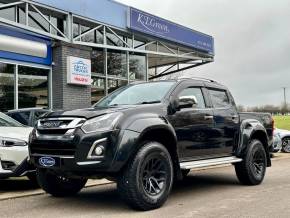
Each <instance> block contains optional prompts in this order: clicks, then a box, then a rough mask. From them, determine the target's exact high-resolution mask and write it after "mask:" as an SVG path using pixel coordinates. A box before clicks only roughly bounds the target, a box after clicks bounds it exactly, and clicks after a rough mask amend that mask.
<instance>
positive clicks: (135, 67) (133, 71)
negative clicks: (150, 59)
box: [129, 54, 146, 80]
mask: <svg viewBox="0 0 290 218" xmlns="http://www.w3.org/2000/svg"><path fill="white" fill-rule="evenodd" d="M129 57H130V62H129V66H130V67H129V68H130V70H129V75H130V80H135V79H136V80H145V78H146V56H145V55H138V54H130V56H129Z"/></svg>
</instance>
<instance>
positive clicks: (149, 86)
mask: <svg viewBox="0 0 290 218" xmlns="http://www.w3.org/2000/svg"><path fill="white" fill-rule="evenodd" d="M72 100H73V99H72ZM272 135H273V121H272V117H271V116H270V115H269V114H262V115H261V114H255V113H250V114H247V113H243V114H242V117H241V116H240V115H239V113H238V112H237V109H236V105H235V102H234V99H233V97H232V95H231V93H230V92H229V91H228V89H227V88H226V87H225V86H223V85H221V84H219V83H217V82H215V81H212V80H207V79H179V80H167V81H154V82H144V83H137V84H130V85H128V86H125V87H122V88H119V89H117V90H116V91H114V92H112V93H111V94H109V95H108V96H106V97H104V98H103V99H101V100H100V101H99V102H98V103H96V104H95V105H94V106H93V107H91V108H87V109H79V110H72V111H56V112H51V113H49V114H48V115H46V117H44V118H42V119H40V120H39V121H38V123H37V126H36V127H35V128H34V130H33V131H32V133H31V135H30V139H29V152H30V161H31V163H33V164H34V165H35V166H36V167H37V176H38V182H39V184H40V186H41V187H42V188H43V189H44V190H45V191H46V192H47V193H49V194H51V195H53V196H67V195H72V194H76V193H77V192H79V191H80V190H81V189H82V188H83V187H84V185H85V184H86V181H87V179H89V178H95V179H98V178H108V179H111V180H114V181H116V182H117V188H118V191H119V192H120V195H121V197H123V198H124V199H125V200H126V202H128V204H129V205H130V206H132V207H133V208H136V209H141V210H150V209H154V208H158V207H160V206H162V205H163V204H164V203H165V201H166V199H167V197H168V195H169V193H170V191H171V188H172V184H173V182H174V181H176V180H180V179H182V178H183V177H185V176H186V175H187V174H188V172H189V171H190V169H193V168H200V167H207V166H213V165H220V164H229V163H230V164H233V166H234V167H235V170H236V174H237V177H238V179H239V181H240V182H241V183H242V184H245V185H258V184H260V183H261V182H262V181H263V179H264V176H265V172H266V168H267V167H269V166H271V160H270V154H269V146H271V143H272Z"/></svg>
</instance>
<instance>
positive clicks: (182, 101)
mask: <svg viewBox="0 0 290 218" xmlns="http://www.w3.org/2000/svg"><path fill="white" fill-rule="evenodd" d="M196 104H197V99H196V97H195V96H193V95H187V96H180V97H179V98H178V109H182V108H191V107H193V106H194V105H196Z"/></svg>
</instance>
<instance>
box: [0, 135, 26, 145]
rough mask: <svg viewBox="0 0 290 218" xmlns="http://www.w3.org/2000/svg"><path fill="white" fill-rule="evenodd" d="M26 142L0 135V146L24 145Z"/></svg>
mask: <svg viewBox="0 0 290 218" xmlns="http://www.w3.org/2000/svg"><path fill="white" fill-rule="evenodd" d="M26 145H27V142H25V141H23V140H19V139H12V138H5V137H0V147H13V146H26Z"/></svg>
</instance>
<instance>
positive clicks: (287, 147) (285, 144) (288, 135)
mask: <svg viewBox="0 0 290 218" xmlns="http://www.w3.org/2000/svg"><path fill="white" fill-rule="evenodd" d="M274 134H278V135H279V137H280V138H281V140H282V149H281V151H282V152H285V153H290V131H288V130H284V129H275V131H274Z"/></svg>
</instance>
